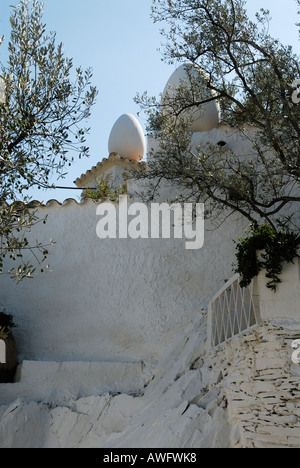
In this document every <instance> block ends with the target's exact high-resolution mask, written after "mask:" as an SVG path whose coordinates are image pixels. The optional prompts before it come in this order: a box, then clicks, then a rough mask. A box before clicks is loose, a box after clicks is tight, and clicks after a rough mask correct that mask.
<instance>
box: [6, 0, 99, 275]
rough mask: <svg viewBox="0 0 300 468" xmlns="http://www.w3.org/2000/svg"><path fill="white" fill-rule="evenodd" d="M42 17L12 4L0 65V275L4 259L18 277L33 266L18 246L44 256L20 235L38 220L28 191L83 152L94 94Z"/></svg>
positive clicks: (25, 3) (32, 7) (36, 6)
mask: <svg viewBox="0 0 300 468" xmlns="http://www.w3.org/2000/svg"><path fill="white" fill-rule="evenodd" d="M42 17H43V4H42V3H41V2H40V1H39V0H33V1H32V2H31V1H29V0H21V2H20V4H19V5H17V6H14V7H12V13H11V17H10V25H11V33H10V38H9V40H8V47H7V48H8V53H7V60H6V62H5V63H1V64H0V75H1V88H2V90H1V96H0V97H1V99H0V209H1V218H0V272H2V273H4V272H5V271H4V267H3V264H4V263H3V261H4V258H5V257H7V256H9V257H11V258H12V259H16V260H17V259H19V261H18V262H17V263H16V264H15V267H14V268H13V269H12V270H11V271H10V273H11V274H12V275H13V276H16V277H17V278H18V279H22V278H24V277H26V276H27V277H31V276H32V274H33V271H34V269H35V268H34V267H33V266H32V264H31V263H32V262H30V260H28V259H26V260H25V259H23V253H24V252H25V251H30V252H31V253H32V254H33V256H35V257H36V260H37V261H38V263H39V262H41V261H43V260H44V258H45V257H46V255H47V248H46V246H43V245H41V244H39V243H37V244H35V245H32V244H30V243H29V241H28V239H27V238H26V231H28V230H29V229H30V228H31V227H32V226H33V225H34V223H35V222H37V219H36V217H35V214H34V210H33V209H32V207H30V204H28V202H29V198H28V195H27V193H28V192H27V191H28V190H29V189H30V188H32V187H44V188H45V187H49V185H50V182H51V176H52V175H53V174H54V173H56V175H57V176H58V177H60V176H61V177H63V176H64V175H65V169H66V167H67V166H70V165H71V164H72V161H73V160H74V156H75V155H77V156H78V157H79V158H81V157H82V156H87V155H88V152H89V150H88V147H87V146H86V135H87V133H88V131H89V128H87V127H86V125H87V124H86V122H87V120H88V118H89V116H90V112H91V108H92V106H93V104H94V103H95V99H96V95H97V90H96V88H95V87H94V86H92V85H91V77H92V71H91V69H88V70H83V69H82V68H75V69H74V66H73V60H72V59H70V58H66V57H65V56H64V53H63V46H62V44H61V43H59V44H57V43H56V35H55V33H47V32H46V26H45V24H44V23H43V21H42ZM3 40H4V38H2V40H1V42H3ZM35 263H36V262H35Z"/></svg>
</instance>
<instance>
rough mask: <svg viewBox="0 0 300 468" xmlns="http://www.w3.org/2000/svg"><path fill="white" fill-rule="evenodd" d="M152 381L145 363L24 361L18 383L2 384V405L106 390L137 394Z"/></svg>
mask: <svg viewBox="0 0 300 468" xmlns="http://www.w3.org/2000/svg"><path fill="white" fill-rule="evenodd" d="M148 380H149V379H148V378H147V376H146V374H145V372H144V365H143V363H142V362H77V361H73V362H49V361H23V362H22V364H20V365H19V366H18V368H17V372H16V378H15V383H10V384H0V405H6V404H10V403H11V402H13V401H15V400H17V399H18V398H21V399H22V400H24V401H39V402H45V403H51V401H55V402H59V401H62V402H63V401H66V399H78V398H83V397H87V396H91V395H103V394H105V393H126V394H137V393H139V392H141V391H142V389H143V388H144V386H145V385H146V384H147V383H148Z"/></svg>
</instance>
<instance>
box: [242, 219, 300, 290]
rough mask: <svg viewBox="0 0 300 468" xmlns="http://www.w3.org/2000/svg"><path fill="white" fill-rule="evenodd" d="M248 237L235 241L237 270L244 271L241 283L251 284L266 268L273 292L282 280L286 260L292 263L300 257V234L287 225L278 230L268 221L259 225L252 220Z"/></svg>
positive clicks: (268, 283)
mask: <svg viewBox="0 0 300 468" xmlns="http://www.w3.org/2000/svg"><path fill="white" fill-rule="evenodd" d="M247 234H248V235H247V237H245V238H241V237H239V242H237V243H236V249H237V252H236V258H237V265H236V270H235V271H236V273H239V274H240V275H241V278H242V279H241V286H242V287H246V286H248V285H249V284H250V283H251V281H252V279H253V278H254V277H255V276H257V275H258V274H259V272H260V271H261V270H263V269H264V270H266V278H268V282H267V287H268V288H270V289H272V290H273V291H274V292H275V291H276V290H277V285H278V284H279V283H281V279H280V274H281V273H282V268H283V262H288V263H291V262H293V261H294V259H295V258H296V257H298V256H299V255H298V253H297V250H298V248H299V246H300V235H299V234H297V233H295V232H293V231H291V230H289V229H287V228H282V230H280V231H277V230H276V229H275V228H274V227H272V226H271V225H269V224H268V223H265V224H263V225H262V226H259V225H258V223H256V222H253V223H252V224H251V226H250V228H249V229H247Z"/></svg>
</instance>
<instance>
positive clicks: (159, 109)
mask: <svg viewBox="0 0 300 468" xmlns="http://www.w3.org/2000/svg"><path fill="white" fill-rule="evenodd" d="M297 1H298V4H299V0H297ZM245 4H246V2H245V1H244V0H197V1H194V0H180V1H172V0H153V8H152V16H153V19H154V21H155V22H161V23H163V26H164V29H163V30H162V35H163V37H164V39H165V45H164V48H163V59H164V60H165V61H167V62H170V63H178V62H179V63H181V62H189V63H192V64H194V65H197V66H199V67H200V68H201V70H203V71H204V72H205V74H206V76H207V82H206V87H207V88H208V89H209V90H211V91H212V92H213V93H214V97H213V99H215V100H216V101H218V102H219V104H220V106H221V114H222V120H223V121H225V122H227V123H228V124H229V126H230V127H231V128H233V129H237V130H239V131H240V132H241V133H240V134H242V135H244V137H245V138H248V139H249V141H250V143H251V146H252V148H253V151H251V154H249V157H246V158H241V157H240V155H238V154H236V153H234V152H232V151H230V150H226V148H225V149H224V148H218V147H216V146H215V145H209V144H208V145H206V146H205V147H203V146H202V147H198V148H195V147H192V146H191V132H190V126H189V122H187V121H186V120H184V119H183V118H182V117H183V114H184V113H185V110H186V109H188V108H193V107H194V108H197V107H199V106H201V104H202V103H204V102H206V101H205V93H203V91H202V90H203V89H204V88H203V83H202V81H201V80H200V79H199V80H197V78H195V76H194V75H193V76H191V78H190V83H189V84H190V86H189V87H188V88H187V87H186V85H185V86H179V87H178V89H177V92H176V93H175V94H174V93H172V95H171V96H169V100H168V102H167V103H166V102H165V101H164V102H163V105H162V104H161V103H160V102H159V100H157V99H155V98H149V97H148V96H147V94H146V93H145V94H144V95H142V96H137V97H136V101H137V102H139V103H140V105H141V109H143V110H145V111H146V112H148V115H149V119H148V131H149V132H152V133H153V134H154V135H155V136H157V137H158V138H159V141H160V145H159V149H158V150H157V151H156V153H155V155H154V157H153V159H152V161H153V162H152V163H151V164H150V168H149V171H148V174H147V176H148V177H150V178H151V179H152V180H153V181H154V187H157V182H158V181H159V180H162V179H167V180H169V181H172V183H173V184H174V185H177V186H178V188H179V190H181V193H182V199H185V200H190V201H191V200H194V201H196V202H205V203H206V207H207V212H208V213H210V214H212V215H214V216H215V217H216V219H218V221H219V222H221V221H222V220H223V219H224V216H228V215H229V214H230V213H232V212H235V211H238V212H240V213H241V214H242V215H244V216H245V217H246V218H247V219H249V221H251V222H252V221H253V220H254V219H262V220H263V221H264V222H265V221H267V222H268V223H270V225H272V226H274V227H276V228H277V227H278V226H279V225H280V223H282V222H284V221H285V220H284V217H285V214H286V210H287V208H288V207H289V208H290V213H296V212H297V211H298V212H299V202H300V192H299V181H300V159H299V155H300V105H299V104H298V105H296V104H295V102H293V100H292V93H293V92H295V89H294V87H293V86H292V83H293V82H294V80H295V79H298V78H300V66H299V57H298V56H296V55H295V54H294V53H293V50H292V47H291V46H284V45H282V44H281V43H280V42H279V41H278V40H277V39H274V38H272V37H271V36H270V35H269V32H268V24H269V21H270V14H269V12H268V11H265V10H261V11H260V13H258V14H257V16H256V21H255V22H253V21H250V20H249V18H248V17H247V13H246V9H245ZM295 21H296V20H295ZM291 26H294V25H291ZM201 92H202V94H203V96H202V97H201ZM298 221H299V220H298ZM289 222H290V219H289ZM294 222H296V221H295V220H294ZM292 223H293V221H292V222H291V225H293V224H292Z"/></svg>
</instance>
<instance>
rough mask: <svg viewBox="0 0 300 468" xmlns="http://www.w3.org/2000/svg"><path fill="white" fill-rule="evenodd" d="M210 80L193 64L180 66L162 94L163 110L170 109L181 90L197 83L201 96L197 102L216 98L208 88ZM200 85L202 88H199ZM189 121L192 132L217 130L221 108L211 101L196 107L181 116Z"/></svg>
mask: <svg viewBox="0 0 300 468" xmlns="http://www.w3.org/2000/svg"><path fill="white" fill-rule="evenodd" d="M207 80H208V78H207V76H206V74H205V72H204V71H203V70H202V69H201V68H200V67H198V66H197V65H195V64H193V63H185V64H183V65H180V67H178V68H177V69H176V70H175V71H174V73H173V74H172V75H171V77H170V78H169V80H168V82H167V84H166V86H165V89H164V91H163V94H162V100H161V108H162V111H163V112H164V108H165V109H167V111H168V108H170V103H171V102H172V99H174V98H175V97H176V93H178V90H179V88H182V87H190V88H191V87H192V86H193V84H192V83H193V82H196V81H197V84H198V85H197V87H198V89H199V95H196V96H195V99H196V100H199V101H200V100H201V101H203V100H205V99H208V98H210V97H213V96H214V93H213V91H212V90H210V89H208V88H207V86H206V82H207ZM199 85H200V86H199ZM181 115H182V116H183V117H186V118H187V119H191V130H192V132H207V131H210V130H212V129H213V128H216V127H217V126H218V124H219V122H220V106H219V103H218V102H217V101H210V102H207V103H204V104H201V105H200V106H194V107H191V108H189V109H187V110H184V111H183V112H182V114H181Z"/></svg>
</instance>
